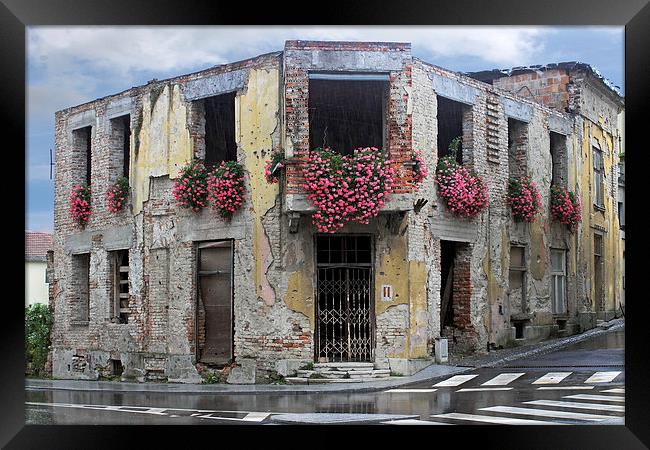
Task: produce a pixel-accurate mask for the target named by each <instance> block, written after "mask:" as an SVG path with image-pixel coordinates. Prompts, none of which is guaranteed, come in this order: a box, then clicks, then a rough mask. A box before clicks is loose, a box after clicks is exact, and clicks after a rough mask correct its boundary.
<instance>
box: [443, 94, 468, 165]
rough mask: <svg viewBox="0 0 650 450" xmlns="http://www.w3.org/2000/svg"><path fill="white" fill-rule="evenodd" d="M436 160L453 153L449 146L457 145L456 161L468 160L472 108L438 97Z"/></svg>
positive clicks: (460, 162)
mask: <svg viewBox="0 0 650 450" xmlns="http://www.w3.org/2000/svg"><path fill="white" fill-rule="evenodd" d="M437 117H438V158H442V157H445V156H449V155H451V154H452V153H453V151H452V150H450V146H451V145H452V144H455V143H459V144H460V145H457V146H456V147H457V150H456V161H457V162H458V163H459V164H462V163H463V158H465V159H466V160H467V159H468V158H469V156H470V155H469V154H468V151H467V150H468V149H469V148H470V147H471V139H472V108H471V106H468V105H465V104H464V103H460V102H456V101H453V100H449V99H448V98H445V97H440V96H438V116H437Z"/></svg>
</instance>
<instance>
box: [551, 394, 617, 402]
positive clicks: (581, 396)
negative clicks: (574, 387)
mask: <svg viewBox="0 0 650 450" xmlns="http://www.w3.org/2000/svg"><path fill="white" fill-rule="evenodd" d="M563 398H575V399H576V400H598V401H601V402H602V401H605V402H621V403H625V397H617V396H614V395H591V394H576V395H565V396H564V397H563Z"/></svg>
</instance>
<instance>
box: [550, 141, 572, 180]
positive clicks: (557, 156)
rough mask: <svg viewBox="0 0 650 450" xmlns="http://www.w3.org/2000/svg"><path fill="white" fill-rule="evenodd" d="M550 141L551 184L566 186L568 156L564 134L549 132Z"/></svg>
mask: <svg viewBox="0 0 650 450" xmlns="http://www.w3.org/2000/svg"><path fill="white" fill-rule="evenodd" d="M550 141H551V163H552V165H553V168H552V172H551V185H553V186H561V187H564V188H566V186H567V168H568V156H567V147H566V136H564V135H561V134H559V133H554V132H551V133H550Z"/></svg>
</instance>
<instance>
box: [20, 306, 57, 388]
mask: <svg viewBox="0 0 650 450" xmlns="http://www.w3.org/2000/svg"><path fill="white" fill-rule="evenodd" d="M51 329H52V313H51V311H50V308H49V306H47V305H42V304H40V303H37V304H35V305H30V306H28V307H27V308H25V356H26V359H27V372H28V373H32V374H35V375H44V374H45V364H46V362H47V353H48V351H49V347H50V331H51Z"/></svg>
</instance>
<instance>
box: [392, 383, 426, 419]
mask: <svg viewBox="0 0 650 450" xmlns="http://www.w3.org/2000/svg"><path fill="white" fill-rule="evenodd" d="M437 390H438V389H389V390H387V391H384V392H389V393H403V394H407V393H429V392H436V391H437ZM409 420H410V419H409Z"/></svg>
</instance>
